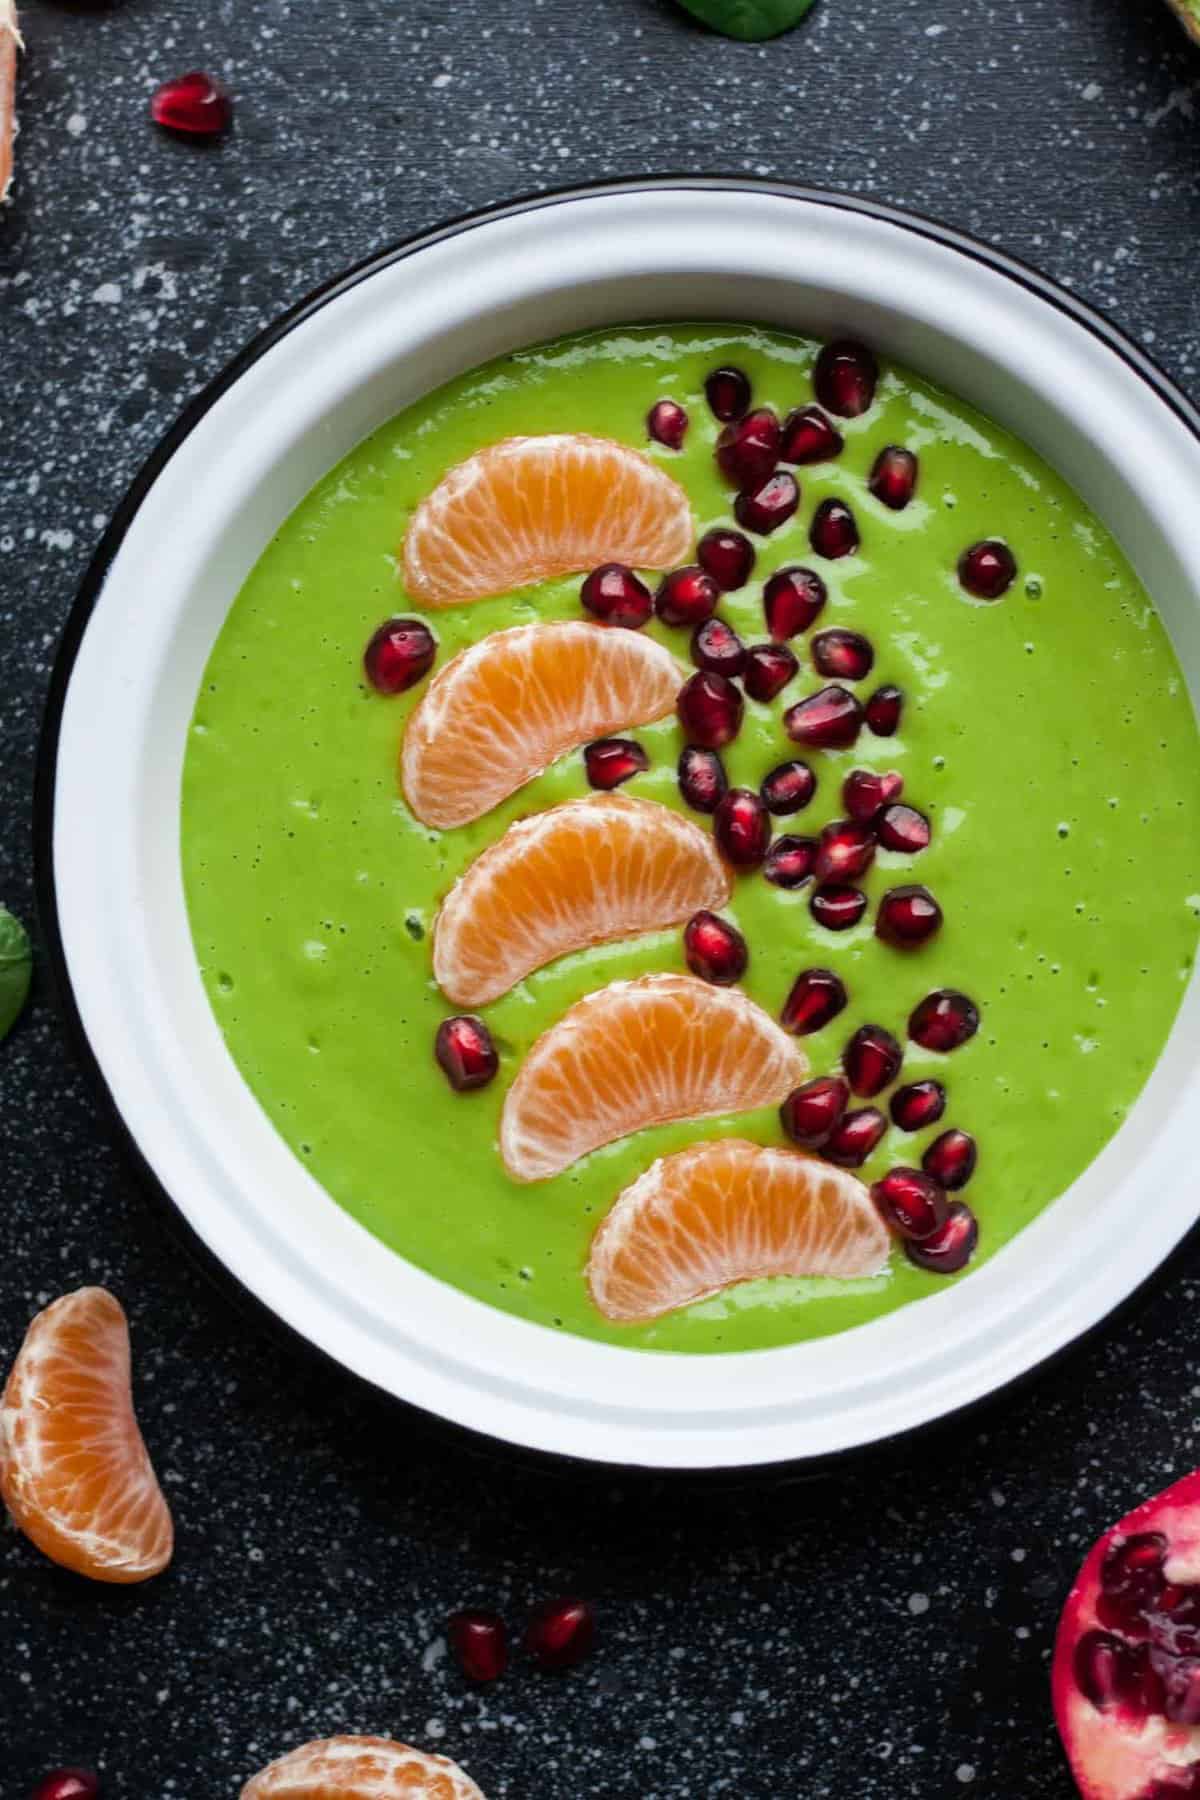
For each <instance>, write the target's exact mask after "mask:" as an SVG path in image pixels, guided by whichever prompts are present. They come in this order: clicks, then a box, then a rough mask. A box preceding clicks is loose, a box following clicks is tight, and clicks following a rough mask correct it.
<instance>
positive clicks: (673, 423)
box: [646, 400, 688, 450]
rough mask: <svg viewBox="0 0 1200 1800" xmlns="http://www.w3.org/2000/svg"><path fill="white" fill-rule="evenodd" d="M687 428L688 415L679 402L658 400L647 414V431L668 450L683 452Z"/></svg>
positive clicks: (657, 442)
mask: <svg viewBox="0 0 1200 1800" xmlns="http://www.w3.org/2000/svg"><path fill="white" fill-rule="evenodd" d="M687 428H688V416H687V413H686V411H685V410H684V408H683V407H682V406H680V404H679V402H678V401H677V400H656V401H655V402H654V405H653V406H652V407H651V408H650V411H649V412H648V413H647V414H646V430H647V431H648V432H649V434H650V436H651V437H652V438H653V440H654V442H655V443H656V444H665V445H666V447H667V449H668V450H682V448H683V440H684V438H685V437H686V436H687Z"/></svg>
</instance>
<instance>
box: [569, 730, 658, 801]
mask: <svg viewBox="0 0 1200 1800" xmlns="http://www.w3.org/2000/svg"><path fill="white" fill-rule="evenodd" d="M583 766H584V768H585V769H586V770H587V778H588V785H589V786H590V787H594V788H599V789H600V790H601V792H602V793H607V792H608V791H609V789H610V788H615V787H620V785H621V783H622V782H623V781H628V780H629V778H630V776H631V775H641V774H643V773H644V771H645V770H646V769H648V768H649V767H650V758H649V757H648V756H647V755H646V752H645V751H644V750H643V749H642V746H641V745H640V744H639V743H636V742H635V741H634V739H633V738H597V739H596V741H595V743H594V744H588V745H587V746H586V748H585V749H584V752H583Z"/></svg>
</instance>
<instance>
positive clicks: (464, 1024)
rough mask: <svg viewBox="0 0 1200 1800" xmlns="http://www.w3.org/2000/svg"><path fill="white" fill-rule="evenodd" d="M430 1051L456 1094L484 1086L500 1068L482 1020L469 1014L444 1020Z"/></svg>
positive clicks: (488, 1033)
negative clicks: (432, 1051)
mask: <svg viewBox="0 0 1200 1800" xmlns="http://www.w3.org/2000/svg"><path fill="white" fill-rule="evenodd" d="M433 1049H434V1055H435V1056H436V1057H437V1059H438V1062H439V1063H440V1064H441V1066H442V1071H443V1073H444V1074H445V1077H446V1080H447V1081H448V1082H449V1083H450V1086H451V1087H452V1088H453V1089H454V1091H455V1093H456V1094H465V1093H467V1092H468V1091H469V1090H470V1089H471V1088H481V1087H486V1086H487V1084H488V1082H489V1081H490V1080H491V1079H492V1077H493V1075H494V1074H495V1073H496V1070H497V1069H498V1068H499V1067H500V1058H499V1057H498V1056H497V1055H496V1046H495V1045H494V1044H493V1043H492V1034H491V1032H490V1031H489V1030H488V1028H487V1026H486V1025H485V1024H484V1022H483V1020H482V1019H476V1018H474V1017H473V1016H472V1015H471V1014H470V1013H462V1014H460V1015H459V1016H458V1017H457V1018H455V1019H443V1020H442V1022H441V1024H440V1025H439V1026H438V1028H437V1037H436V1038H435V1039H434V1046H433Z"/></svg>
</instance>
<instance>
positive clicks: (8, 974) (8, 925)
mask: <svg viewBox="0 0 1200 1800" xmlns="http://www.w3.org/2000/svg"><path fill="white" fill-rule="evenodd" d="M32 971H33V952H32V950H31V949H30V948H29V934H28V932H27V931H26V930H25V927H24V926H23V925H22V923H21V921H20V919H14V918H13V916H12V914H11V913H10V912H9V910H8V908H7V906H0V1043H2V1042H3V1040H4V1039H5V1038H6V1037H7V1036H8V1034H9V1032H10V1031H11V1030H12V1028H13V1026H14V1025H15V1024H16V1022H17V1016H18V1014H19V1013H20V1011H21V1008H22V1007H23V1006H24V1004H25V996H26V995H27V994H28V992H29V977H30V975H31V973H32Z"/></svg>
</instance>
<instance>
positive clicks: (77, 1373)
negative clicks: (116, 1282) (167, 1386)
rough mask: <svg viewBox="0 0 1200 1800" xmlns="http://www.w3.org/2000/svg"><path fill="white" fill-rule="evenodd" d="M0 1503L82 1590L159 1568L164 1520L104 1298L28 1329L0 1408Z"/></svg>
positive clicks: (63, 1307) (61, 1306) (120, 1330)
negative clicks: (80, 1580)
mask: <svg viewBox="0 0 1200 1800" xmlns="http://www.w3.org/2000/svg"><path fill="white" fill-rule="evenodd" d="M0 1493H2V1494H3V1496H4V1501H5V1504H6V1505H7V1507H8V1510H9V1512H10V1513H11V1514H12V1516H13V1518H14V1520H15V1521H16V1523H17V1524H18V1525H19V1526H20V1528H21V1530H22V1531H23V1532H24V1533H25V1535H26V1537H28V1538H30V1539H31V1540H32V1542H33V1543H35V1544H36V1545H37V1547H38V1549H39V1550H41V1551H43V1552H44V1553H45V1555H47V1556H48V1557H50V1558H51V1559H52V1560H53V1561H54V1562H56V1563H61V1564H62V1565H63V1567H64V1568H67V1569H74V1570H75V1571H76V1572H77V1573H78V1574H80V1575H87V1576H90V1577H91V1579H92V1580H93V1581H111V1582H134V1581H146V1580H147V1579H148V1578H149V1577H150V1576H151V1575H157V1574H159V1573H160V1572H161V1571H162V1570H163V1569H165V1568H166V1566H167V1564H168V1563H169V1562H170V1560H171V1553H172V1550H173V1548H174V1531H173V1528H172V1524H171V1514H170V1511H169V1509H168V1507H167V1503H166V1500H165V1499H164V1498H163V1494H162V1490H161V1488H160V1487H159V1485H158V1482H157V1480H156V1479H155V1475H154V1470H153V1469H152V1468H151V1466H150V1458H149V1456H148V1455H147V1454H146V1446H145V1444H144V1443H143V1442H142V1434H141V1432H140V1431H139V1430H138V1424H137V1419H136V1418H135V1417H134V1411H133V1398H132V1394H131V1390H130V1366H129V1326H128V1324H127V1323H126V1319H125V1314H124V1312H123V1311H122V1309H121V1306H120V1304H119V1302H118V1301H117V1300H115V1299H114V1298H113V1296H112V1295H111V1294H110V1293H108V1292H107V1291H106V1290H105V1289H104V1288H99V1287H89V1288H79V1289H78V1290H77V1291H76V1292H75V1293H73V1294H64V1295H63V1297H62V1299H61V1300H56V1301H55V1302H54V1304H53V1305H52V1306H48V1307H47V1308H46V1310H45V1311H44V1312H41V1313H39V1314H38V1316H37V1318H36V1319H34V1321H33V1323H32V1325H31V1326H30V1327H29V1330H28V1332H27V1333H26V1336H25V1342H24V1343H23V1344H22V1346H21V1349H20V1351H19V1352H18V1354H17V1360H16V1362H15V1363H14V1364H13V1367H12V1373H11V1374H10V1375H9V1378H8V1385H7V1387H6V1388H5V1390H4V1399H3V1404H2V1405H0Z"/></svg>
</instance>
